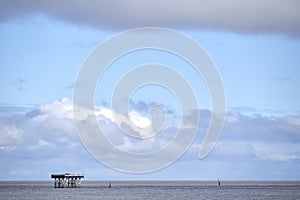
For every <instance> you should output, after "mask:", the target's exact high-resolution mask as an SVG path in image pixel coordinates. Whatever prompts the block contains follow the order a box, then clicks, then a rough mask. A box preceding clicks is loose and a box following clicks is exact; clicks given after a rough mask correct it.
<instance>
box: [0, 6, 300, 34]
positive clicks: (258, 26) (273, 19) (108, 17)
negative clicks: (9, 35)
mask: <svg viewBox="0 0 300 200" xmlns="http://www.w3.org/2000/svg"><path fill="white" fill-rule="evenodd" d="M35 14H41V15H50V16H52V17H54V18H58V19H62V20H65V21H68V22H72V23H75V24H85V25H90V26H93V27H97V28H104V29H118V30H120V29H128V28H134V27H144V26H160V27H169V28H184V29H201V30H226V31H233V32H239V33H275V34H286V35H289V36H300V2H299V1H297V0H279V1H276V2H274V1H272V0H253V1H248V0H228V1H217V0H212V1H205V0H200V1H197V0H187V1H180V0H163V1H159V0H153V1H139V0H127V1H118V0H112V1H97V0H89V1H85V0H75V1H74V0H65V1H56V0H55V1H51V0H45V1H39V0H31V1H25V0H4V1H1V3H0V20H2V21H3V20H7V19H10V18H16V17H23V16H24V15H35Z"/></svg>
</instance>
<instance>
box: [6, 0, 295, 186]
mask: <svg viewBox="0 0 300 200" xmlns="http://www.w3.org/2000/svg"><path fill="white" fill-rule="evenodd" d="M49 2H50V1H49ZM49 2H48V1H45V2H44V3H39V2H36V1H31V2H30V3H27V4H26V6H25V4H24V5H23V3H22V1H20V2H18V4H17V5H16V6H13V4H12V3H9V2H8V1H7V2H6V1H3V2H2V3H0V5H1V4H2V5H1V6H0V7H1V9H0V11H1V13H2V14H0V44H1V47H0V76H1V78H0V94H1V95H0V130H1V131H0V163H1V166H0V179H31V178H32V176H33V175H35V177H40V179H46V180H47V179H48V178H49V174H50V173H52V172H65V171H72V172H84V173H85V174H86V176H87V178H89V179H217V178H218V177H221V178H223V179H299V178H300V175H299V170H300V132H299V130H300V129H299V128H300V103H299V99H300V90H299V88H298V87H299V85H300V78H299V77H300V57H299V52H300V39H299V38H300V27H299V24H300V23H299V20H300V16H299V13H300V12H298V11H299V9H300V5H299V3H298V2H294V1H282V2H281V1H280V3H278V4H280V6H275V5H268V1H261V2H259V1H257V2H256V1H253V2H252V3H249V5H248V4H247V5H236V3H237V2H235V1H233V0H232V1H229V2H228V4H227V5H220V4H218V3H215V2H214V1H213V2H214V3H206V2H202V4H201V2H200V3H199V5H198V3H196V2H194V1H188V2H187V3H186V5H182V3H180V2H178V1H176V2H173V3H170V2H169V1H165V3H166V4H168V5H169V6H168V8H169V9H170V12H166V11H165V10H164V9H163V8H164V5H161V6H154V5H155V4H158V2H156V1H154V2H153V4H151V5H150V4H149V3H138V2H137V1H128V2H127V3H125V1H124V2H123V3H119V4H118V3H116V4H113V3H101V2H100V3H99V2H96V1H92V2H91V3H90V4H89V5H86V4H84V3H83V1H76V3H74V4H73V7H72V5H71V4H72V3H71V2H69V1H65V2H64V3H62V4H61V5H56V3H53V4H51V3H49ZM244 3H245V2H244ZM121 4H123V5H121ZM194 4H195V5H196V4H197V6H196V7H195V6H193V5H194ZM83 5H84V6H83ZM200 5H201V6H200ZM193 7H194V8H193ZM200 7H201V8H200ZM202 7H204V8H206V9H202ZM96 8H98V9H96ZM197 8H198V9H197ZM255 8H259V9H258V10H257V12H256V15H255V16H254V14H253V9H255ZM176 9H177V10H178V9H179V10H178V15H176V12H175V10H176ZM269 9H271V10H272V11H274V12H270V11H269ZM209 11H214V12H212V13H218V15H217V14H215V15H214V14H211V12H209ZM230 12H233V13H234V14H232V16H231V15H230V14H228V13H230ZM99 13H100V14H99ZM112 13H114V14H112ZM166 13H169V14H166ZM195 13H196V14H195ZM249 13H250V14H249ZM135 15H136V16H137V15H138V16H140V17H139V19H136V17H134V16H135ZM238 19H240V20H238ZM144 26H160V27H167V28H172V29H174V30H177V31H179V32H181V33H183V34H185V35H187V36H189V37H191V38H192V39H193V40H195V41H196V42H198V43H199V44H200V45H201V46H202V47H203V48H204V49H205V50H206V52H207V53H208V54H209V56H210V57H211V59H212V60H213V62H214V63H215V65H216V67H217V69H218V71H219V73H220V75H221V77H222V79H223V83H224V87H225V92H226V111H227V116H226V119H225V125H224V129H223V132H222V136H221V137H220V139H219V142H218V144H217V145H216V147H215V149H214V150H213V151H212V153H211V154H209V156H208V157H206V158H205V159H203V160H199V159H198V158H197V154H198V151H199V149H200V144H201V142H202V140H203V136H204V130H205V129H207V123H206V120H208V118H209V114H206V115H205V113H210V110H211V103H210V96H209V94H208V91H207V89H206V87H205V84H204V81H203V80H202V79H201V77H199V76H197V75H195V73H193V70H191V69H190V68H189V67H190V66H189V65H188V64H187V63H185V62H183V61H182V60H181V59H180V58H178V57H176V56H174V55H171V54H168V53H166V52H159V51H154V50H153V51H152V50H147V51H139V52H134V53H131V54H128V55H126V56H123V57H122V58H120V59H119V60H118V61H116V62H115V63H113V64H112V66H111V68H110V70H109V71H107V73H106V74H105V77H103V80H102V82H103V84H100V85H99V86H98V90H97V93H96V103H97V106H99V107H98V110H99V113H100V114H99V115H98V116H97V117H98V119H99V121H100V122H99V123H100V124H102V123H104V122H105V123H104V124H103V126H107V127H106V128H107V129H108V130H110V133H111V138H116V136H115V135H114V134H115V132H114V131H115V130H116V129H117V126H116V124H114V122H113V121H112V120H111V119H110V117H109V116H108V115H107V113H109V112H111V110H110V109H111V108H110V106H109V105H108V102H109V101H110V98H111V97H110V96H111V93H112V89H113V86H114V83H115V81H117V80H118V79H119V77H120V76H122V74H124V73H126V71H127V70H129V69H130V68H131V67H132V66H137V65H140V64H143V63H149V62H156V63H162V64H166V65H170V66H173V67H174V69H176V70H177V71H179V72H180V73H181V74H182V75H183V76H184V77H185V78H186V79H187V80H189V82H190V84H191V85H192V87H193V89H194V90H196V91H197V92H196V96H197V98H198V101H199V105H200V108H199V109H201V111H199V112H203V113H204V114H203V116H204V117H203V119H202V120H204V122H203V124H202V122H201V123H200V124H201V126H200V127H199V134H198V136H197V138H196V139H195V142H194V143H193V144H192V146H191V147H190V149H189V150H188V151H187V152H186V153H185V154H184V155H183V157H181V158H180V159H179V160H178V161H176V162H175V163H174V164H173V165H171V166H169V167H167V168H165V169H162V170H160V171H157V172H153V173H149V174H143V175H132V174H126V173H121V172H117V171H115V170H113V169H110V168H108V167H106V166H104V165H102V164H101V163H100V162H98V161H96V160H95V159H94V158H93V157H92V156H91V155H90V154H89V153H88V152H87V151H86V150H85V149H84V148H83V146H82V144H81V142H80V140H79V138H78V135H77V134H76V130H75V127H74V123H73V118H72V109H70V107H71V106H72V93H73V84H74V81H75V79H76V76H77V74H78V72H79V69H80V66H81V64H82V63H83V62H84V60H85V59H86V58H87V56H88V55H89V53H90V52H91V51H92V50H93V49H94V48H96V46H97V45H98V44H100V43H101V42H103V41H105V40H107V39H108V38H110V37H112V36H113V35H115V34H117V33H119V32H120V31H123V30H126V29H128V28H135V27H144ZM133 101H134V103H133V108H134V109H135V110H136V111H137V112H138V113H141V114H142V115H143V114H145V108H149V107H150V106H151V103H152V102H158V103H161V104H163V105H165V106H166V107H167V108H168V109H170V110H171V111H173V112H171V113H170V114H169V116H168V117H169V118H168V119H169V120H170V121H171V122H172V121H176V119H177V118H176V117H177V116H176V115H177V114H178V113H177V111H178V109H179V108H178V106H177V105H176V103H177V102H176V99H175V98H174V96H172V95H171V94H170V93H169V92H168V91H166V90H165V89H163V88H160V87H155V86H152V87H148V88H144V90H141V91H138V92H137V93H136V94H135V95H134V96H133ZM143 106H144V107H143ZM140 117H142V116H140ZM144 117H147V114H146V116H144ZM171 122H170V123H171ZM170 126H171V125H170ZM171 128H174V129H176V128H177V127H176V126H175V125H174V127H171ZM170 130H172V129H170ZM167 132H168V130H167ZM109 137H110V136H109ZM122 139H124V138H122ZM122 139H120V138H119V139H115V141H114V142H115V143H118V144H120V145H121V146H123V147H124V148H125V149H126V148H128V149H127V150H130V149H131V148H133V146H134V145H132V143H131V142H128V141H127V140H126V139H124V140H122ZM113 140H114V139H113ZM126 142H127V143H126ZM154 142H155V141H154ZM156 142H157V141H156ZM130 145H131V146H130ZM138 145H141V146H138ZM138 145H137V146H135V147H137V149H142V150H141V151H143V147H144V146H143V144H138ZM155 147H156V146H155V145H154V146H153V147H151V148H155ZM151 148H150V149H151ZM133 149H134V148H133ZM45 163H46V164H45Z"/></svg>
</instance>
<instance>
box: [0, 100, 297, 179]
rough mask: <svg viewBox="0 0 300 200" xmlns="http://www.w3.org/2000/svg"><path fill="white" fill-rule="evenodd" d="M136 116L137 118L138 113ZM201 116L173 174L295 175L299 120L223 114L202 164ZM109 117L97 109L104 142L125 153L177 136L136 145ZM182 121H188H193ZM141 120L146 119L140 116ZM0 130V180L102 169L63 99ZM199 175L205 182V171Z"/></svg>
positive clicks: (2, 122)
mask: <svg viewBox="0 0 300 200" xmlns="http://www.w3.org/2000/svg"><path fill="white" fill-rule="evenodd" d="M143 111H144V110H143ZM135 112H137V113H139V110H135ZM200 112H201V116H202V117H201V122H200V124H199V125H200V127H199V132H198V136H197V138H196V140H195V142H194V143H193V145H192V146H191V148H190V149H189V150H188V152H187V153H186V154H185V155H184V156H183V157H182V158H181V159H180V160H179V161H178V164H177V163H175V164H174V165H175V169H176V168H177V167H176V166H182V165H183V166H185V167H190V168H191V169H194V168H195V163H199V164H197V165H199V166H198V167H199V169H203V170H205V169H204V166H206V167H209V169H207V170H208V171H210V172H211V174H213V173H214V172H216V171H219V172H218V173H220V174H222V173H223V174H227V175H228V172H226V173H225V171H226V170H229V169H231V168H232V169H237V168H239V167H240V170H239V172H238V173H237V174H234V173H232V172H230V173H229V174H230V175H231V176H232V177H243V176H244V177H248V178H249V176H247V174H248V175H249V174H252V175H253V172H252V171H253V170H260V171H261V173H260V174H258V175H257V176H259V177H263V176H264V175H263V173H268V174H269V176H268V177H271V178H272V177H273V178H274V177H275V176H276V177H277V176H278V177H279V176H280V177H281V178H284V177H285V178H289V177H291V176H292V175H293V176H295V173H296V171H298V170H299V168H297V167H296V166H299V163H300V133H299V130H300V123H299V121H300V116H285V117H277V116H260V115H254V116H247V115H243V114H239V113H228V114H227V117H226V122H225V126H224V130H223V134H222V136H221V138H220V140H219V143H218V144H217V146H216V148H215V149H214V150H213V151H212V153H211V154H210V155H209V156H208V157H207V158H205V159H204V160H200V161H199V160H198V158H197V155H198V152H199V149H200V148H201V142H202V141H203V137H204V134H205V132H206V130H207V125H208V121H209V118H210V112H209V111H208V110H201V111H200ZM111 114H112V111H111V110H110V109H109V108H107V107H104V106H99V107H97V108H96V115H97V118H98V120H99V123H100V126H102V127H103V129H105V130H106V131H107V132H106V134H107V137H108V138H109V139H110V140H111V141H112V142H113V143H114V144H115V145H117V146H119V147H120V148H122V149H124V150H126V151H130V152H138V153H140V152H141V153H143V152H151V151H153V150H156V149H158V148H161V147H163V146H164V145H166V144H168V142H170V141H171V140H172V137H173V136H174V132H176V131H177V130H178V126H177V125H176V126H171V124H170V126H168V127H167V129H166V130H165V133H164V134H162V135H160V137H157V138H155V137H154V138H147V139H145V140H136V139H132V138H131V137H129V136H127V135H125V134H123V133H122V132H120V130H119V128H118V127H117V125H116V123H115V122H114V121H113V118H111ZM138 116H139V115H136V116H135V117H138ZM186 117H187V118H189V119H190V120H193V117H192V115H191V116H186ZM141 119H145V117H144V116H141ZM142 121H143V120H142ZM137 122H140V120H139V119H138V120H137ZM0 128H1V132H0V160H1V166H0V171H1V172H0V178H20V177H22V178H30V177H32V176H33V175H36V176H37V177H42V178H47V177H48V175H49V173H50V172H64V171H66V170H69V171H75V172H81V171H82V170H83V172H91V171H95V170H96V171H98V170H100V169H101V165H100V164H99V163H97V162H96V161H95V160H94V159H93V158H92V157H91V156H90V155H89V154H88V153H87V152H86V150H85V149H84V147H83V145H82V144H81V142H80V140H79V137H78V136H77V134H76V130H75V127H74V123H73V117H72V102H71V101H70V100H69V99H67V98H63V99H62V100H60V101H55V102H52V103H49V104H44V105H40V106H37V107H36V108H35V109H33V110H32V111H30V112H27V113H14V112H13V113H11V114H9V113H8V112H4V113H0ZM178 145H180V143H178ZM103 153H104V154H106V156H108V157H110V156H111V158H113V156H114V155H111V154H110V152H103ZM170 153H172V152H170ZM161 159H163V158H161ZM127 162H130V161H129V160H128V161H127ZM189 163H192V164H190V165H189ZM292 166H294V167H292ZM98 168H99V169H98ZM173 169H174V168H173ZM269 169H272V170H269ZM167 170H168V169H167ZM169 170H172V167H171V169H169ZM100 171H101V170H100ZM271 171H272V173H271ZM286 171H289V173H287V172H286ZM210 172H209V173H208V174H210ZM175 174H176V173H175ZM186 174H189V173H188V172H186ZM199 174H202V175H203V176H204V177H206V176H205V171H203V172H199ZM235 175H236V176H235ZM90 176H91V177H93V175H90ZM187 176H188V175H187ZM199 176H200V175H199ZM276 177H275V178H276ZM193 178H194V177H193ZM250 178H251V177H250ZM298 178H300V177H298Z"/></svg>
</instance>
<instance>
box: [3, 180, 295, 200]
mask: <svg viewBox="0 0 300 200" xmlns="http://www.w3.org/2000/svg"><path fill="white" fill-rule="evenodd" d="M109 182H110V181H82V182H81V188H54V183H53V182H51V181H0V199H1V200H6V199H9V200H14V199H18V200H19V199H28V200H29V199H30V200H34V199H39V200H42V199H67V200H71V199H75V200H76V199H80V200H89V199H90V200H93V199H114V200H116V199H150V200H151V199H155V200H157V199H163V200H168V199H172V200H185V199H214V200H218V199H243V200H247V199H251V200H252V199H272V200H277V199H278V200H283V199H287V200H290V199H300V181H225V180H224V181H221V185H220V186H218V182H217V181H111V184H112V188H108V185H109Z"/></svg>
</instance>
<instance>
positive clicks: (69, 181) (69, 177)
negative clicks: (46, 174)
mask: <svg viewBox="0 0 300 200" xmlns="http://www.w3.org/2000/svg"><path fill="white" fill-rule="evenodd" d="M51 178H54V188H80V187H81V179H82V178H84V175H83V174H69V173H65V174H51Z"/></svg>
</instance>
